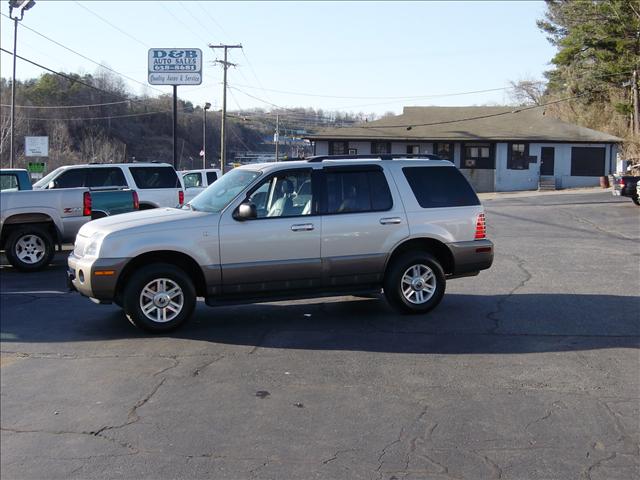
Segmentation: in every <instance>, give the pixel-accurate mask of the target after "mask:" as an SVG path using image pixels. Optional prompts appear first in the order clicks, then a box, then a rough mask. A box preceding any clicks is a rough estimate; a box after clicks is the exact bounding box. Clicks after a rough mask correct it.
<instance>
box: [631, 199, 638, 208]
mask: <svg viewBox="0 0 640 480" xmlns="http://www.w3.org/2000/svg"><path fill="white" fill-rule="evenodd" d="M631 200H632V201H633V203H635V204H636V205H638V206H640V198H639V197H631Z"/></svg>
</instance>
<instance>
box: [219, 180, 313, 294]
mask: <svg viewBox="0 0 640 480" xmlns="http://www.w3.org/2000/svg"><path fill="white" fill-rule="evenodd" d="M311 172H312V170H311V169H303V170H299V169H298V170H281V171H279V172H277V173H276V174H274V175H271V176H269V177H267V178H265V179H264V180H263V181H262V182H260V183H259V184H258V185H256V186H255V187H254V188H253V189H252V190H251V191H250V192H249V194H248V196H247V199H246V200H248V201H249V202H251V203H253V204H254V205H255V207H256V211H257V218H255V219H251V220H245V221H239V220H235V219H234V218H233V212H232V211H229V210H232V209H229V210H227V211H226V212H225V213H224V215H223V218H222V219H221V221H220V231H219V238H220V263H221V270H222V291H223V292H224V293H225V294H243V293H254V294H269V293H277V292H290V291H292V290H297V289H304V288H315V287H318V286H320V279H321V268H320V266H321V264H320V235H321V230H322V223H321V217H319V216H317V215H315V210H316V206H315V205H314V202H313V196H314V192H315V188H314V186H313V183H312V175H311Z"/></svg>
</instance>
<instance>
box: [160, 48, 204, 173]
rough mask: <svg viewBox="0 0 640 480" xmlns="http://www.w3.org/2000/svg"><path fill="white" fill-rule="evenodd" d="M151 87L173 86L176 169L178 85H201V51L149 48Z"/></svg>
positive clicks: (176, 158) (176, 163)
mask: <svg viewBox="0 0 640 480" xmlns="http://www.w3.org/2000/svg"><path fill="white" fill-rule="evenodd" d="M148 66H149V69H148V70H149V76H148V80H149V83H150V84H151V85H172V86H173V167H174V168H175V169H176V170H177V169H178V142H177V139H176V136H177V131H178V128H177V126H178V125H177V122H178V85H200V84H201V83H202V50H200V49H199V48H150V49H149V56H148Z"/></svg>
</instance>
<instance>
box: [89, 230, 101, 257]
mask: <svg viewBox="0 0 640 480" xmlns="http://www.w3.org/2000/svg"><path fill="white" fill-rule="evenodd" d="M105 236H106V233H103V232H96V233H94V234H93V235H91V237H90V238H89V243H88V244H87V246H86V247H84V256H85V257H97V256H98V252H99V251H100V246H101V245H102V240H103V239H104V237H105Z"/></svg>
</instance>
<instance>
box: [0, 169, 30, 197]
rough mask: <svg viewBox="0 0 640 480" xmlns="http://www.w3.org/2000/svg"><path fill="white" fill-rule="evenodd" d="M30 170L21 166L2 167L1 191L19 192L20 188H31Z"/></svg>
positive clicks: (0, 177) (0, 170)
mask: <svg viewBox="0 0 640 480" xmlns="http://www.w3.org/2000/svg"><path fill="white" fill-rule="evenodd" d="M32 188H33V187H32V186H31V179H30V178H29V172H27V171H26V170H24V169H20V168H3V169H0V191H1V192H17V191H18V190H31V189H32Z"/></svg>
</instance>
